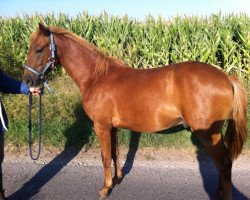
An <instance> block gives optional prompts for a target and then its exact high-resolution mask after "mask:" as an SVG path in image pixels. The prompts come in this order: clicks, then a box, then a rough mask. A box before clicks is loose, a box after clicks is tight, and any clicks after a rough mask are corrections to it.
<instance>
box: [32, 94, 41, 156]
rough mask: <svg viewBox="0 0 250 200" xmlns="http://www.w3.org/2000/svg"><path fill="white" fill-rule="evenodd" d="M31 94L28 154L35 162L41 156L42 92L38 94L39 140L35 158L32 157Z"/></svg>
mask: <svg viewBox="0 0 250 200" xmlns="http://www.w3.org/2000/svg"><path fill="white" fill-rule="evenodd" d="M31 110H32V93H31V92H30V93H29V152H30V157H31V159H32V160H37V159H38V158H39V156H40V154H41V146H42V92H41V93H39V140H38V151H37V155H36V157H34V155H33V144H32V143H33V137H32V113H31Z"/></svg>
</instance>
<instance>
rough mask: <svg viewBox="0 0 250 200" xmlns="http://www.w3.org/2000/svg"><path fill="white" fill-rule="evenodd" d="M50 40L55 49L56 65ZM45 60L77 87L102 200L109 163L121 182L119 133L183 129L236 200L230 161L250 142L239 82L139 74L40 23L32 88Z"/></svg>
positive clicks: (199, 71)
mask: <svg viewBox="0 0 250 200" xmlns="http://www.w3.org/2000/svg"><path fill="white" fill-rule="evenodd" d="M51 38H53V41H54V43H55V45H56V50H55V54H56V55H55V58H53V59H51V58H52V50H51V48H49V47H50V46H51V43H52V39H51ZM48 59H49V60H53V64H54V62H55V63H57V64H60V65H62V66H63V67H64V68H65V69H66V71H67V72H68V74H69V75H70V76H71V77H72V79H73V80H74V81H75V83H76V84H77V85H78V87H79V89H80V91H81V95H82V105H83V108H84V110H85V112H86V114H87V115H88V117H89V118H90V119H91V120H92V121H93V126H94V130H95V133H96V135H97V137H98V141H99V143H100V148H101V156H102V161H103V166H104V186H103V187H102V189H101V190H100V192H99V193H100V196H101V197H102V198H104V197H106V196H107V195H108V193H109V190H110V189H111V188H112V186H113V182H112V181H113V180H112V172H111V159H113V161H114V167H115V175H114V177H115V179H121V178H122V172H121V167H120V163H119V159H118V154H119V152H118V143H117V137H118V135H117V129H118V128H126V129H130V130H133V131H136V132H156V131H161V130H164V129H168V128H170V127H172V126H175V125H178V124H185V125H188V126H189V127H190V130H191V131H192V133H193V134H194V135H195V136H197V137H198V138H199V139H200V141H201V143H202V144H203V145H204V147H205V149H206V151H207V152H208V154H209V155H210V156H211V157H212V158H213V160H214V162H215V165H216V167H217V170H218V174H219V194H220V196H221V198H222V199H232V180H231V170H232V161H233V160H234V159H236V158H237V156H238V155H239V154H240V153H241V151H242V149H243V145H244V143H245V142H246V139H247V127H246V95H245V93H244V90H243V87H242V85H241V84H240V82H239V81H238V80H237V78H235V77H233V76H229V75H227V74H225V73H224V72H222V71H220V70H218V69H217V68H215V67H213V66H211V65H208V64H205V63H200V62H184V63H178V64H171V65H169V66H165V67H159V68H154V69H134V68H131V67H128V66H127V65H126V64H124V63H123V62H122V61H120V60H118V59H116V58H113V57H108V56H105V55H104V54H103V53H102V52H101V51H99V50H98V49H97V48H96V47H95V46H93V45H92V44H90V43H88V42H87V41H86V40H84V39H82V38H80V37H79V36H77V35H75V34H74V33H72V32H70V31H67V30H64V29H62V28H59V27H46V26H45V25H44V24H42V23H40V24H39V29H38V30H37V31H35V32H34V33H33V34H32V37H31V44H30V48H29V53H28V58H27V61H26V69H25V71H24V79H25V81H26V82H27V83H28V84H29V85H32V86H35V85H38V84H39V83H41V82H42V81H43V76H42V78H41V76H39V73H41V72H44V74H45V75H46V73H45V72H47V69H46V70H45V68H46V67H47V66H48ZM47 68H48V69H49V68H50V67H47ZM30 69H31V70H30ZM32 69H33V70H32ZM34 70H35V73H34ZM48 71H49V70H48ZM36 72H38V73H36ZM225 121H228V127H227V131H226V133H225V137H224V138H223V139H222V134H221V132H222V127H223V124H224V122H225ZM223 141H224V142H223Z"/></svg>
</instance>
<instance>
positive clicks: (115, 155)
mask: <svg viewBox="0 0 250 200" xmlns="http://www.w3.org/2000/svg"><path fill="white" fill-rule="evenodd" d="M111 148H112V159H113V161H114V167H115V176H114V178H113V185H116V184H119V183H120V182H121V179H122V170H121V165H120V162H119V148H118V130H117V128H112V130H111Z"/></svg>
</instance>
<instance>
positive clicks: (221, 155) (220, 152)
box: [193, 122, 232, 200]
mask: <svg viewBox="0 0 250 200" xmlns="http://www.w3.org/2000/svg"><path fill="white" fill-rule="evenodd" d="M222 125H223V122H221V123H219V124H217V125H214V126H213V127H211V128H210V129H208V130H197V131H193V134H194V135H196V136H197V137H198V138H199V140H200V141H201V143H202V144H203V145H204V148H205V149H206V151H207V153H208V154H209V155H210V156H211V157H212V159H213V160H214V162H215V165H216V168H217V170H218V174H219V189H218V194H219V197H220V198H221V199H224V200H231V199H232V180H231V173H232V160H231V159H230V157H229V153H228V151H227V149H226V147H225V145H224V143H223V141H222V136H221V127H222Z"/></svg>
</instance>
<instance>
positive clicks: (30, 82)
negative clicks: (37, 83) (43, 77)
mask: <svg viewBox="0 0 250 200" xmlns="http://www.w3.org/2000/svg"><path fill="white" fill-rule="evenodd" d="M25 83H26V84H27V85H28V86H32V85H33V81H32V79H31V78H26V79H25Z"/></svg>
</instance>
